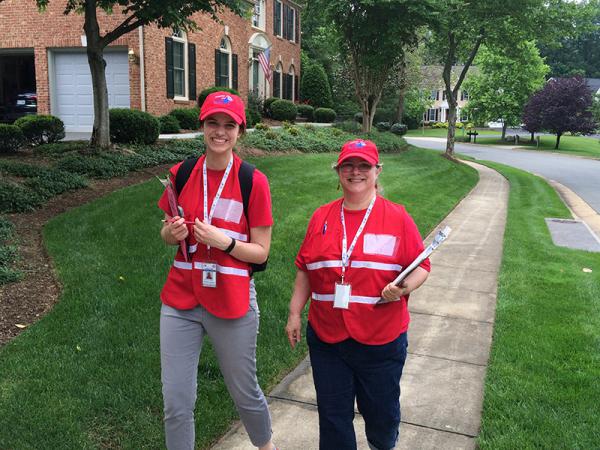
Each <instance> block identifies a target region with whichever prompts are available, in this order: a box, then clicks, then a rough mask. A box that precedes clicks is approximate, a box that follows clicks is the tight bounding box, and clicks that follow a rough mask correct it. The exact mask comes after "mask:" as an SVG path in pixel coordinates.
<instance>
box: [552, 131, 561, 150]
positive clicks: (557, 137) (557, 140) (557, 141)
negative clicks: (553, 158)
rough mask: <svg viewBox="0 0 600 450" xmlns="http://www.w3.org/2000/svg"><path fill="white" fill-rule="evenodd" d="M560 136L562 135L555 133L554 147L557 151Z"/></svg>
mask: <svg viewBox="0 0 600 450" xmlns="http://www.w3.org/2000/svg"><path fill="white" fill-rule="evenodd" d="M561 136H562V133H556V145H555V146H554V149H555V150H558V145H559V144H560V137H561Z"/></svg>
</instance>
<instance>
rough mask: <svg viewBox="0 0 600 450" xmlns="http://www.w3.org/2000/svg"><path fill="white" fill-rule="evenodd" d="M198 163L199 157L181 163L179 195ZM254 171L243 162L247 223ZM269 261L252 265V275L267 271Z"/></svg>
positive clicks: (177, 179) (177, 184) (241, 178)
mask: <svg viewBox="0 0 600 450" xmlns="http://www.w3.org/2000/svg"><path fill="white" fill-rule="evenodd" d="M197 162H198V157H196V156H195V157H192V158H188V159H186V160H184V161H183V163H181V166H179V170H178V171H177V175H176V176H175V189H176V190H177V193H178V194H179V193H180V192H181V191H182V190H183V187H184V186H185V183H187V180H188V179H189V178H190V174H191V173H192V169H193V168H194V166H195V165H196V163H197ZM254 169H255V167H254V166H253V165H252V164H250V163H247V162H246V161H242V165H241V166H240V170H239V172H238V180H239V182H240V189H241V191H242V202H243V204H244V215H245V216H246V222H248V223H249V221H248V203H249V202H250V193H251V192H252V181H253V177H254ZM267 261H268V260H267ZM267 261H265V262H264V263H262V264H253V263H250V268H251V270H252V273H255V272H262V271H263V270H265V269H266V268H267Z"/></svg>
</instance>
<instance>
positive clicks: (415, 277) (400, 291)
mask: <svg viewBox="0 0 600 450" xmlns="http://www.w3.org/2000/svg"><path fill="white" fill-rule="evenodd" d="M428 276H429V272H427V271H426V270H425V269H423V268H422V267H417V268H416V269H415V270H413V271H412V272H411V274H410V275H409V276H407V277H406V278H405V279H404V281H403V282H402V284H401V285H400V286H395V285H393V284H392V283H390V284H388V285H387V286H386V287H384V288H383V291H381V296H382V297H383V298H384V299H385V300H387V301H394V300H400V297H402V296H404V295H407V294H410V293H411V292H412V291H414V290H415V289H418V288H419V287H420V286H421V285H422V284H423V283H424V282H425V280H426V279H427V277H428Z"/></svg>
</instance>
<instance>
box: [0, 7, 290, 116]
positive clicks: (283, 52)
mask: <svg viewBox="0 0 600 450" xmlns="http://www.w3.org/2000/svg"><path fill="white" fill-rule="evenodd" d="M65 4H66V1H58V0H54V1H51V2H50V3H49V6H48V8H47V10H46V11H45V12H41V13H40V12H39V11H38V10H37V8H36V7H35V2H34V1H33V0H27V1H24V0H4V1H3V2H1V3H0V30H2V31H1V32H0V52H1V51H6V49H11V50H15V49H21V50H23V51H27V52H30V53H33V54H34V57H35V70H36V84H37V86H36V89H37V93H38V112H40V113H48V112H50V86H49V77H48V51H49V50H53V49H57V48H78V49H81V50H83V47H82V44H81V36H82V35H84V34H85V33H84V31H83V16H81V15H77V14H73V13H72V14H70V15H68V16H65V15H64V14H63V11H64V5H65ZM98 18H99V23H100V28H101V30H102V33H103V34H104V32H106V31H107V30H111V29H113V28H114V27H115V26H116V25H117V24H118V23H120V22H121V20H122V19H123V16H122V15H121V14H119V13H118V12H115V13H114V14H112V15H109V16H107V15H105V14H103V13H100V12H99V13H98ZM220 18H221V19H222V21H223V24H220V23H217V22H214V21H212V20H211V19H210V17H209V16H208V15H206V14H196V15H195V17H194V19H195V20H196V22H197V23H198V25H199V26H200V28H201V30H200V31H198V32H195V33H189V34H188V41H189V42H192V43H195V44H196V90H197V92H198V93H200V91H201V90H202V89H204V88H206V87H209V86H212V85H214V78H215V76H214V73H215V68H214V50H215V49H216V48H218V46H219V42H220V40H221V37H222V36H223V35H224V32H225V26H227V28H228V37H229V39H230V41H231V44H232V53H235V54H237V55H238V88H239V91H240V94H241V95H242V97H243V98H246V96H247V94H248V81H249V80H248V73H249V69H248V57H249V44H248V41H249V39H250V38H251V37H252V35H253V34H254V33H257V32H261V30H258V29H255V28H253V27H252V26H251V23H250V21H249V20H248V19H243V18H241V17H239V16H236V15H235V14H233V13H232V12H231V11H228V10H227V11H225V12H223V13H222V14H221V15H220ZM264 34H265V35H266V36H267V39H268V40H269V41H270V42H271V43H272V48H271V63H272V67H274V66H275V65H276V64H277V62H278V61H279V60H281V62H282V64H283V70H284V73H287V71H288V69H289V67H290V65H291V64H294V67H295V70H296V74H297V75H298V74H299V71H300V44H299V43H291V42H289V41H286V40H283V39H282V38H279V37H276V36H274V35H273V1H272V0H267V1H266V25H265V30H264ZM143 35H144V42H143V47H144V61H143V63H144V72H145V73H144V82H145V102H146V105H145V106H146V110H147V111H148V112H150V113H152V114H155V115H160V114H166V113H168V112H169V111H170V110H171V109H172V108H174V107H179V106H192V105H194V104H195V103H194V101H187V102H179V101H174V100H173V99H167V95H166V90H167V87H166V66H165V39H164V38H165V36H169V35H171V30H165V29H159V28H158V27H156V26H154V25H151V26H146V27H144V29H143ZM113 45H115V46H123V47H126V48H128V49H132V50H133V51H134V53H135V54H136V55H137V56H138V57H139V55H140V45H139V39H138V30H135V31H133V32H131V33H129V34H127V35H125V36H123V37H121V38H120V39H119V40H118V41H116V42H115V43H114V44H113ZM141 75H142V74H141V73H140V64H139V62H134V63H132V62H130V64H129V80H130V102H131V107H132V108H138V109H139V108H141V107H142V99H141V91H140V76H141Z"/></svg>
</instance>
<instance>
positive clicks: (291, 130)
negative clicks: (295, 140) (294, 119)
mask: <svg viewBox="0 0 600 450" xmlns="http://www.w3.org/2000/svg"><path fill="white" fill-rule="evenodd" d="M287 132H288V133H290V134H291V135H292V136H298V135H299V134H300V130H299V129H298V127H290V128H288V129H287Z"/></svg>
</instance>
